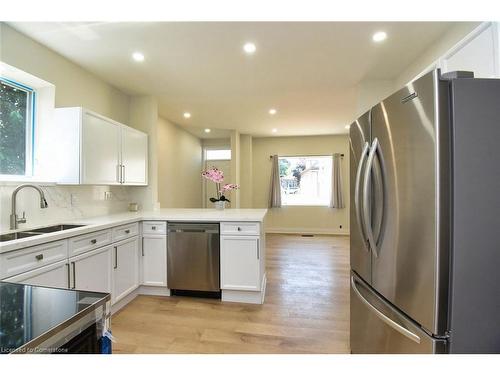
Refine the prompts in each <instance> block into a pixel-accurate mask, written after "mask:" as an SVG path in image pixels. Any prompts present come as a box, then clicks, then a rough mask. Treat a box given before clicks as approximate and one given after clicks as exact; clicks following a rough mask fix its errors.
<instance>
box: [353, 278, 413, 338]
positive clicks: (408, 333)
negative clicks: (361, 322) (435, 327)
mask: <svg viewBox="0 0 500 375" xmlns="http://www.w3.org/2000/svg"><path fill="white" fill-rule="evenodd" d="M351 286H352V290H353V291H354V293H356V295H357V296H358V298H359V299H360V301H361V302H363V304H365V305H366V306H367V307H368V308H369V309H370V310H372V311H373V312H374V313H375V315H377V317H379V318H380V319H381V320H382V321H383V322H384V323H386V324H387V325H388V326H389V327H391V328H393V329H395V330H396V331H398V332H399V333H401V334H402V335H404V336H406V337H408V338H409V339H410V340H412V341H415V342H416V343H417V344H420V337H419V336H417V335H416V334H414V333H413V332H411V331H409V330H407V329H406V328H405V327H403V326H401V325H399V324H398V323H396V322H395V321H394V320H392V319H390V318H389V317H387V316H386V315H385V314H383V313H382V312H381V311H380V310H379V309H377V308H376V307H375V306H373V305H372V304H371V303H370V302H369V301H368V300H367V299H366V298H365V297H364V296H363V294H361V292H360V291H359V289H358V287H357V285H356V279H355V278H354V276H351Z"/></svg>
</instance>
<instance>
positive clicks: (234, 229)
mask: <svg viewBox="0 0 500 375" xmlns="http://www.w3.org/2000/svg"><path fill="white" fill-rule="evenodd" d="M220 233H221V234H231V235H238V234H241V235H245V236H249V235H255V236H258V235H260V224H259V223H246V222H240V223H237V222H226V223H220Z"/></svg>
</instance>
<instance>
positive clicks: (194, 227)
mask: <svg viewBox="0 0 500 375" xmlns="http://www.w3.org/2000/svg"><path fill="white" fill-rule="evenodd" d="M168 232H169V233H213V234H218V233H219V224H214V223H182V224H181V223H172V224H170V225H168Z"/></svg>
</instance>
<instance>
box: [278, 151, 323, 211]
mask: <svg viewBox="0 0 500 375" xmlns="http://www.w3.org/2000/svg"><path fill="white" fill-rule="evenodd" d="M279 170H280V182H281V203H282V204H283V205H285V206H295V205H297V206H298V205H302V206H306V205H310V206H328V205H329V204H330V195H331V194H330V193H331V188H332V177H331V176H332V157H331V156H304V157H303V156H300V157H295V156H294V157H280V158H279Z"/></svg>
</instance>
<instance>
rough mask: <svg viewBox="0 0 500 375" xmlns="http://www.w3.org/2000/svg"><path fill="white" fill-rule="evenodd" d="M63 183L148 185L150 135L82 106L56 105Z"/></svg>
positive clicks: (58, 166)
mask: <svg viewBox="0 0 500 375" xmlns="http://www.w3.org/2000/svg"><path fill="white" fill-rule="evenodd" d="M55 120H56V126H55V129H54V131H55V134H54V139H57V142H56V143H55V144H57V146H58V158H57V160H56V161H55V163H54V165H55V168H56V170H57V172H58V176H57V182H58V183H60V184H79V185H147V169H148V136H147V134H145V133H142V132H140V131H138V130H136V129H133V128H130V127H128V126H126V125H123V124H120V123H119V122H116V121H113V120H111V119H108V118H106V117H104V116H101V115H99V114H97V113H94V112H91V111H88V110H86V109H84V108H81V107H72V108H57V109H56V111H55Z"/></svg>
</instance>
